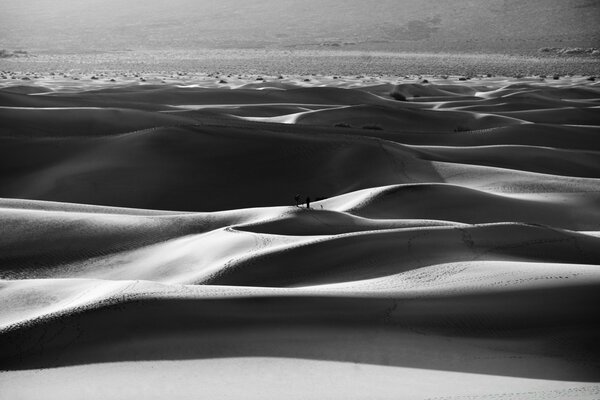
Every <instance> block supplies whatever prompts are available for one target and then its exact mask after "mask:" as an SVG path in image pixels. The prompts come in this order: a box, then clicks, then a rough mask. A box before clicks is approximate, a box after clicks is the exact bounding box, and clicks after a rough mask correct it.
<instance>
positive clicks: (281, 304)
mask: <svg viewBox="0 0 600 400" xmlns="http://www.w3.org/2000/svg"><path fill="white" fill-rule="evenodd" d="M159 78H160V76H158V77H157V79H159ZM163 78H164V79H166V78H167V77H163ZM65 79H66V78H60V77H58V75H57V76H55V77H54V78H40V79H39V80H38V81H35V80H34V81H32V82H30V83H29V84H28V85H16V84H15V85H5V86H4V87H2V88H0V123H1V124H0V160H1V161H0V197H1V198H0V278H1V280H0V304H2V305H1V306H0V369H1V370H2V372H1V373H0V388H1V389H0V394H1V395H2V396H0V397H3V396H4V397H6V396H8V397H10V398H12V397H15V398H19V397H21V398H35V397H36V393H37V395H39V393H41V392H42V391H43V392H44V393H46V394H47V396H46V397H49V398H77V397H78V396H77V395H78V394H79V395H82V393H87V394H86V396H87V397H89V398H106V397H118V396H126V397H127V396H129V395H128V394H127V393H129V392H128V391H127V390H129V389H127V385H126V384H125V383H124V382H123V377H124V376H127V377H129V378H130V379H137V381H138V382H139V384H140V386H143V387H144V389H143V390H146V391H147V392H145V393H146V394H147V397H148V398H159V397H161V395H165V390H167V389H166V388H169V391H170V394H173V393H174V394H175V395H177V396H180V397H183V398H185V397H189V395H190V394H197V393H200V392H201V393H202V394H203V395H206V396H208V397H209V398H235V397H247V398H278V394H279V395H280V394H281V393H282V391H290V397H291V398H311V397H321V398H322V397H331V398H367V397H368V398H410V399H426V398H448V399H459V398H460V399H466V398H468V399H489V398H514V399H530V398H540V399H542V398H573V399H593V398H596V397H597V396H598V393H600V383H599V380H598V376H600V347H599V345H598V343H597V337H598V335H599V334H600V319H599V318H598V312H597V307H596V304H597V303H598V301H600V295H599V293H600V291H599V288H600V269H599V268H600V267H599V266H600V235H599V234H598V232H600V145H599V143H600V141H599V140H598V135H599V134H600V129H599V127H598V126H599V125H600V120H599V119H598V106H599V104H600V103H599V99H600V89H599V87H598V86H597V84H595V83H594V82H593V81H588V80H585V79H583V78H568V79H566V78H565V79H564V80H556V81H554V80H553V81H552V82H540V81H539V80H537V81H534V80H523V81H518V80H515V79H508V78H489V79H472V80H469V81H457V80H453V79H445V78H444V79H441V78H435V77H427V80H428V83H424V81H423V79H414V80H412V81H410V80H409V81H406V82H404V81H401V82H397V81H390V80H385V79H377V78H373V79H372V80H370V81H369V82H363V81H360V80H357V79H356V78H354V79H352V78H347V79H344V78H338V77H336V79H333V78H332V77H316V78H315V77H313V78H312V80H309V81H305V80H304V79H302V78H300V77H288V78H283V79H274V78H269V77H266V78H263V80H260V81H256V80H255V78H252V79H250V78H248V79H246V80H244V79H242V78H236V79H230V81H231V82H229V83H223V82H221V83H219V82H218V81H215V80H214V79H213V80H208V79H207V80H204V81H198V82H195V83H193V82H188V83H187V84H181V82H180V83H177V84H175V83H166V84H158V83H152V84H147V85H146V84H140V83H138V82H135V83H134V82H130V83H122V82H120V83H118V84H115V85H111V84H110V83H109V82H100V83H98V82H90V83H89V86H86V85H87V84H86V83H80V84H79V85H72V84H70V85H69V86H68V89H66V87H67V86H66V83H65ZM21 83H22V82H21ZM296 194H299V195H300V200H301V202H302V203H303V204H301V205H300V206H297V205H296V200H295V199H294V196H295V195H296ZM306 196H310V197H311V200H312V202H311V207H310V209H307V207H306V205H305V204H304V201H305V198H306ZM157 370H160V371H161V372H160V374H159V375H160V376H158V375H156V373H157V372H156V371H157ZM235 374H237V375H236V376H237V378H236V379H235V380H233V381H232V376H234V375H235ZM73 377H76V378H75V379H73ZM180 379H181V380H183V381H185V382H183V381H181V380H180ZM71 381H73V383H71ZM84 381H85V382H90V383H89V385H88V386H86V388H82V386H81V384H79V383H77V382H84ZM24 382H26V384H25V383H24ZM175 382H180V384H178V385H177V386H176V387H175V386H174V383H175ZM282 382H285V383H286V385H287V386H286V388H282ZM457 382H459V383H460V384H457ZM23 385H26V387H25V388H24V387H22V386H23ZM90 385H91V386H90ZM94 385H96V386H94ZM315 385H317V386H318V387H319V390H317V389H316V387H315ZM228 386H231V389H225V390H224V389H223V388H227V387H228ZM238 389H239V390H243V392H239V391H238V392H236V390H238ZM36 390H37V392H36ZM138 393H141V392H138ZM236 393H237V394H236ZM88 394H89V396H88Z"/></svg>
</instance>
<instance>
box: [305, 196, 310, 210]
mask: <svg viewBox="0 0 600 400" xmlns="http://www.w3.org/2000/svg"><path fill="white" fill-rule="evenodd" d="M306 208H310V197H308V196H306Z"/></svg>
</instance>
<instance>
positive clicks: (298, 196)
mask: <svg viewBox="0 0 600 400" xmlns="http://www.w3.org/2000/svg"><path fill="white" fill-rule="evenodd" d="M294 200H296V207H300V195H299V194H297V195H295V196H294Z"/></svg>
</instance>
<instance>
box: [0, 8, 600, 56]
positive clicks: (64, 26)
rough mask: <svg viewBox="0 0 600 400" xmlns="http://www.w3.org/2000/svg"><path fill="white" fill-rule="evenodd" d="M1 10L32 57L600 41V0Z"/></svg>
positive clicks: (6, 29)
mask: <svg viewBox="0 0 600 400" xmlns="http://www.w3.org/2000/svg"><path fill="white" fill-rule="evenodd" d="M2 3H4V4H2ZM153 3H155V4H153ZM0 4H2V15H1V16H0V48H6V49H15V48H23V49H28V50H34V51H44V50H49V51H73V52H81V51H96V50H98V51H106V50H125V49H145V48H146V49H165V48H184V49H187V48H189V49H191V48H198V47H220V48H230V47H290V48H298V47H306V46H327V47H333V48H338V47H343V48H347V49H360V50H375V49H377V50H420V51H443V50H448V51H460V52H481V51H483V52H509V53H511V52H530V51H535V50H537V49H538V48H541V47H572V46H579V47H593V46H596V47H597V46H598V44H599V43H600V29H599V28H598V26H599V24H598V22H599V21H600V1H597V0H569V1H564V0H531V1H527V2H523V1H518V0H503V1H499V0H481V1H473V0H456V1H444V2H439V1H434V0H419V1H417V0H377V1H374V0H371V1H365V0H304V1H302V2H298V1H294V0H263V1H254V2H246V1H241V0H223V1H219V2H213V1H207V0H199V1H198V0H171V1H169V2H147V1H143V0H131V1H128V2H121V1H117V0H102V1H101V0H89V1H85V2H83V1H79V0H57V1H48V0H29V1H27V2H9V1H6V0H2V1H0Z"/></svg>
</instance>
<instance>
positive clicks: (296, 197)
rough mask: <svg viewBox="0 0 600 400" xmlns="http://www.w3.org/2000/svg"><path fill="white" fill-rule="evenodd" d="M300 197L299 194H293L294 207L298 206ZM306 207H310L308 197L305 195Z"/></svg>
mask: <svg viewBox="0 0 600 400" xmlns="http://www.w3.org/2000/svg"><path fill="white" fill-rule="evenodd" d="M300 198H301V196H300V195H299V194H297V195H295V196H294V200H296V207H300ZM305 201H306V208H310V197H309V196H306V200H305Z"/></svg>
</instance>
